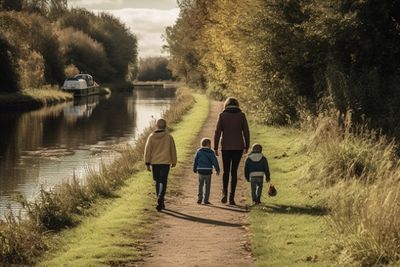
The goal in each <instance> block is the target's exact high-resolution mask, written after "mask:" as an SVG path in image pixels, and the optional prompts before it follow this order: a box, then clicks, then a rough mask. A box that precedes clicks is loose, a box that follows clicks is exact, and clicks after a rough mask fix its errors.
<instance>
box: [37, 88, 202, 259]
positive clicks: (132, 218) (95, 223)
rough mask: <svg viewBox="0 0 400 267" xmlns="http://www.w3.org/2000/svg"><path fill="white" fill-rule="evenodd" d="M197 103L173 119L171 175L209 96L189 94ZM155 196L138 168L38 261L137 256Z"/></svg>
mask: <svg viewBox="0 0 400 267" xmlns="http://www.w3.org/2000/svg"><path fill="white" fill-rule="evenodd" d="M194 97H195V102H196V104H195V105H194V107H193V108H192V109H191V110H190V111H189V113H188V114H187V115H185V116H184V117H183V119H182V121H181V122H179V123H178V124H175V125H172V135H173V136H174V138H175V141H176V146H177V152H178V165H177V167H176V168H175V169H173V171H172V173H171V179H174V176H176V175H177V173H179V172H180V167H181V166H182V165H183V163H184V162H186V161H187V160H188V158H189V157H190V156H191V154H190V148H191V145H192V143H193V140H194V139H195V138H196V136H197V134H198V132H199V131H200V130H201V127H202V125H203V124H204V122H205V120H206V119H207V115H208V108H209V102H208V100H207V98H206V97H205V96H203V95H198V94H196V95H194ZM154 203H155V196H154V193H153V183H152V179H151V177H150V174H149V173H148V172H146V171H140V172H138V173H137V174H135V175H133V176H132V177H130V178H129V179H128V180H127V181H126V186H124V187H122V188H121V189H120V190H119V191H117V192H116V193H115V198H114V199H112V200H107V201H102V202H101V203H98V204H97V205H96V206H95V213H96V216H91V217H88V218H86V219H85V220H84V221H83V222H82V223H81V224H80V226H78V227H76V228H74V229H71V230H67V231H64V232H63V233H62V234H61V235H60V236H59V238H58V240H60V244H59V245H58V246H57V249H56V250H53V251H51V252H50V253H49V254H48V255H47V257H46V259H45V260H43V261H42V262H40V264H39V266H110V265H114V266H120V265H128V264H133V263H135V262H136V261H140V258H141V255H140V250H141V239H142V238H145V235H147V234H150V232H151V228H152V221H151V218H152V216H153V215H154V211H153V210H154Z"/></svg>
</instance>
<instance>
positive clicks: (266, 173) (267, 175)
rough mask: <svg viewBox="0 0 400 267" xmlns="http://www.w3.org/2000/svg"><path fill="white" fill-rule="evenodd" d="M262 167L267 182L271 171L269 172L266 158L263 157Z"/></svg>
mask: <svg viewBox="0 0 400 267" xmlns="http://www.w3.org/2000/svg"><path fill="white" fill-rule="evenodd" d="M263 168H264V173H265V180H266V181H267V182H269V181H271V173H270V172H269V166H268V160H267V158H265V157H264V158H263Z"/></svg>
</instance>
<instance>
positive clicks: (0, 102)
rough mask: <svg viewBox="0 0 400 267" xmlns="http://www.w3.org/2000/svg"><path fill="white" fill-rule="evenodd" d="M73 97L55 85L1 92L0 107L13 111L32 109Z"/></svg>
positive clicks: (69, 99)
mask: <svg viewBox="0 0 400 267" xmlns="http://www.w3.org/2000/svg"><path fill="white" fill-rule="evenodd" d="M73 99H74V97H73V96H72V95H71V94H68V93H65V92H63V91H61V90H59V89H57V88H55V87H42V88H39V89H26V90H23V91H21V92H18V93H13V94H9V93H6V94H3V93H2V94H0V109H1V110H13V111H14V110H21V111H22V110H31V109H37V108H41V107H43V106H46V105H53V104H58V103H62V102H66V101H71V100H73Z"/></svg>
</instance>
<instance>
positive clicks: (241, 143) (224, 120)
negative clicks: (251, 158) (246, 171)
mask: <svg viewBox="0 0 400 267" xmlns="http://www.w3.org/2000/svg"><path fill="white" fill-rule="evenodd" d="M221 134H222V140H221V146H222V150H243V149H248V148H249V146H250V132H249V125H248V123H247V119H246V115H245V114H244V113H243V112H242V111H241V110H240V109H239V108H238V107H229V108H226V109H225V110H224V111H223V112H222V113H221V114H219V118H218V123H217V129H216V130H215V135H214V150H218V145H219V141H220V139H221Z"/></svg>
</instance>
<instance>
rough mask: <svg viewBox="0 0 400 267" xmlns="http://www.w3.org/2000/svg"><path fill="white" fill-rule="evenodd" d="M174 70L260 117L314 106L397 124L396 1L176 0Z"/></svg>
mask: <svg viewBox="0 0 400 267" xmlns="http://www.w3.org/2000/svg"><path fill="white" fill-rule="evenodd" d="M180 8H181V13H180V16H179V19H178V20H177V22H176V24H175V25H174V26H173V27H169V28H167V31H166V39H167V41H168V49H169V51H170V53H171V57H172V58H171V64H170V66H171V68H172V70H173V74H174V75H177V76H178V77H180V78H182V79H185V80H186V81H187V82H189V83H191V84H194V85H197V86H200V87H203V88H208V90H209V92H210V94H212V95H214V96H216V97H224V96H227V95H235V96H238V97H239V98H240V100H241V101H242V103H243V104H246V105H247V106H248V107H249V108H250V109H251V110H253V111H254V112H255V113H257V114H258V115H259V117H260V118H262V119H263V120H264V121H265V122H267V123H278V124H286V123H290V122H293V121H296V120H298V119H299V118H300V117H301V116H302V115H303V114H307V113H312V114H318V113H319V112H320V111H321V110H323V109H327V108H328V109H330V108H336V109H338V110H339V111H341V112H343V113H344V112H345V111H346V110H352V111H353V114H354V115H355V116H354V117H355V118H361V117H362V114H365V115H366V116H367V117H368V118H371V120H372V121H373V122H377V123H379V125H378V126H383V127H385V126H386V127H388V128H389V127H393V126H394V125H398V122H399V119H400V117H399V116H398V112H399V107H400V60H399V59H400V2H399V1H395V0H382V1H377V0H364V1H351V0H326V1H318V0H300V1H298V0H283V1H282V0H240V1H239V0H232V1H213V0H182V1H180Z"/></svg>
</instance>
